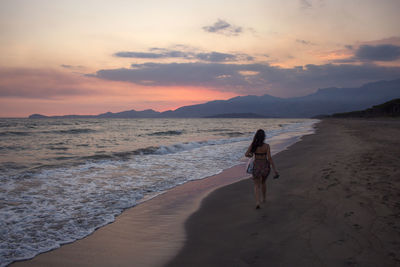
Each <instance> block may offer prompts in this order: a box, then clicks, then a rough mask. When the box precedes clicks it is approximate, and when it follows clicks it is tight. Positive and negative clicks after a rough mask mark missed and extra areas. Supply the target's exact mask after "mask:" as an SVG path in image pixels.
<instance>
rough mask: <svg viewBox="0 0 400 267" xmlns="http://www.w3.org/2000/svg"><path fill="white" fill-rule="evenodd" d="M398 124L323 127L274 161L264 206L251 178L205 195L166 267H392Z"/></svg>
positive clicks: (396, 240) (397, 228)
mask: <svg viewBox="0 0 400 267" xmlns="http://www.w3.org/2000/svg"><path fill="white" fill-rule="evenodd" d="M399 137H400V122H399V121H398V120H397V121H396V120H389V121H380V120H376V121H368V120H325V121H323V122H321V123H320V124H319V125H318V128H317V133H316V134H315V135H310V136H305V137H304V138H303V141H301V142H299V143H296V144H295V145H293V146H291V147H290V148H289V149H288V150H286V151H283V152H281V153H279V154H278V155H277V156H276V157H275V162H276V165H277V166H278V168H279V170H280V172H281V178H279V179H278V180H272V179H269V180H268V182H267V183H268V197H267V202H266V204H265V205H263V207H262V209H261V210H255V209H254V200H253V195H252V184H251V181H250V180H245V181H242V182H238V183H235V184H232V185H229V186H226V187H223V188H221V189H219V190H216V191H214V192H213V193H212V194H210V195H209V197H207V198H206V199H205V200H204V201H203V203H202V206H201V208H200V210H199V211H197V212H196V213H195V214H193V215H192V216H191V217H190V219H189V220H188V221H187V223H186V230H187V233H188V236H187V242H186V244H185V247H184V248H183V249H182V250H181V251H180V253H179V254H178V256H177V257H176V258H174V259H173V260H172V261H171V262H170V263H169V265H168V266H399V265H400V253H399V251H400V220H399V217H400V193H399V188H400V150H399V147H400V138H399Z"/></svg>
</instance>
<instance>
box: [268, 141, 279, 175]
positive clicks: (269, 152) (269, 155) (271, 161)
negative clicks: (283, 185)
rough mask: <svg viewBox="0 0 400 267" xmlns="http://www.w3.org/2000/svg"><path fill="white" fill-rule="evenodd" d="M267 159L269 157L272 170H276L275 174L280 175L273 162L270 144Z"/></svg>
mask: <svg viewBox="0 0 400 267" xmlns="http://www.w3.org/2000/svg"><path fill="white" fill-rule="evenodd" d="M267 157H268V161H269V162H270V163H271V166H272V169H273V170H274V172H275V174H278V171H277V170H276V167H275V163H274V161H273V160H272V157H271V149H270V147H269V145H268V144H267Z"/></svg>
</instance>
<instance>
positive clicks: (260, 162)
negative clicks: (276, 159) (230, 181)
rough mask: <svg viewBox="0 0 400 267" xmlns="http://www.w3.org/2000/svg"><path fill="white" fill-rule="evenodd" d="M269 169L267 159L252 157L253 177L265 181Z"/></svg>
mask: <svg viewBox="0 0 400 267" xmlns="http://www.w3.org/2000/svg"><path fill="white" fill-rule="evenodd" d="M256 154H264V153H256ZM265 154H266V153H265ZM270 171H271V168H270V163H269V161H268V159H266V158H264V159H254V167H253V179H254V180H258V179H260V180H261V182H262V183H265V181H266V180H267V177H268V175H269V173H270Z"/></svg>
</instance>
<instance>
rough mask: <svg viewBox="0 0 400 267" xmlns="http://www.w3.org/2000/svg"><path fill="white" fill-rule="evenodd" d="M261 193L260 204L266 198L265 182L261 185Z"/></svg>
mask: <svg viewBox="0 0 400 267" xmlns="http://www.w3.org/2000/svg"><path fill="white" fill-rule="evenodd" d="M261 191H262V202H263V203H265V198H266V196H267V183H266V182H264V183H262V184H261Z"/></svg>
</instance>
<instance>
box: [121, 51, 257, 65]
mask: <svg viewBox="0 0 400 267" xmlns="http://www.w3.org/2000/svg"><path fill="white" fill-rule="evenodd" d="M149 50H150V51H153V52H128V51H125V52H117V53H115V54H114V56H116V57H125V58H140V59H146V58H147V59H161V58H183V59H190V60H193V59H194V60H201V61H207V62H232V61H238V60H242V61H252V60H254V58H253V57H252V56H250V55H247V54H241V53H236V54H228V53H220V52H215V51H212V52H203V53H197V52H192V51H178V50H169V49H166V48H150V49H149Z"/></svg>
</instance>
